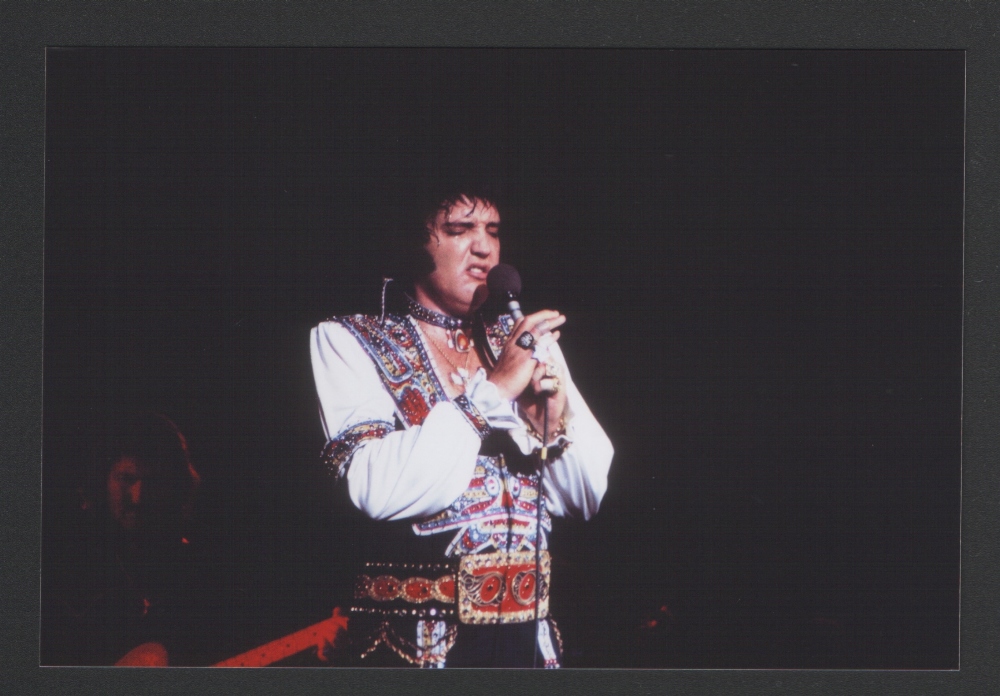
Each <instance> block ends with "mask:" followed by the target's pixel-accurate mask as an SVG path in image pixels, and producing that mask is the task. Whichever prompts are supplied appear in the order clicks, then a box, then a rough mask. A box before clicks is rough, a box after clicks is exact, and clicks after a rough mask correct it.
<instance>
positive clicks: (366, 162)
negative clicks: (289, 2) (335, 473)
mask: <svg viewBox="0 0 1000 696" xmlns="http://www.w3.org/2000/svg"><path fill="white" fill-rule="evenodd" d="M963 73H964V63H963V54H962V53H961V52H930V51H924V52H909V51H906V52H903V51H897V52H871V51H857V52H844V51H760V52H753V51H624V50H587V51H583V50H517V51H505V50H460V49H448V50H430V49H420V50H401V49H357V50H354V49H351V50H348V49H337V50H330V49H284V50H282V49H267V50H251V49H62V50H50V51H49V54H48V59H47V78H46V79H47V85H46V86H47V107H46V109H47V122H46V240H45V377H44V379H45V382H44V385H45V386H44V447H45V450H44V465H43V488H44V491H43V492H44V494H45V499H44V513H45V518H44V520H43V544H45V543H49V541H47V540H48V539H50V535H52V534H55V533H57V532H56V530H58V528H59V524H58V523H59V518H60V514H61V512H60V511H61V510H62V509H63V507H62V506H63V505H64V503H65V501H64V498H65V496H62V497H61V496H60V495H59V492H60V491H61V490H63V489H64V488H66V486H65V482H67V481H69V480H71V478H72V475H73V473H74V472H75V471H77V470H78V469H79V468H80V466H79V465H80V459H81V455H80V450H81V448H82V444H81V443H83V442H85V441H86V438H87V435H88V433H89V432H90V431H91V430H92V428H93V427H94V423H95V422H96V421H97V420H98V419H99V418H100V415H101V413H102V412H103V411H104V409H106V408H107V407H108V406H110V405H113V404H121V403H136V404H141V405H146V406H151V407H154V408H158V409H161V410H162V411H164V412H165V413H167V414H168V415H170V416H171V417H172V418H173V419H174V420H176V421H177V423H178V424H179V425H180V427H181V429H182V430H183V431H184V432H185V433H186V435H187V436H188V439H189V441H190V443H191V446H192V453H193V455H194V457H195V460H196V465H197V466H198V467H199V470H200V471H201V473H202V475H203V477H204V479H205V488H204V491H203V495H202V498H201V501H200V502H201V507H200V516H201V519H202V521H203V522H204V523H205V524H206V525H207V526H208V527H209V528H211V529H213V530H215V532H216V533H215V534H214V535H211V536H210V537H209V538H211V539H212V541H211V542H210V543H211V544H212V545H213V548H214V550H215V551H216V553H215V558H216V560H217V563H216V566H217V567H216V571H218V572H221V573H222V574H223V575H224V576H225V577H231V578H232V585H233V587H234V588H236V590H237V591H238V592H239V593H240V594H241V596H243V597H244V598H245V601H244V602H243V603H242V604H241V605H240V607H241V609H240V611H239V612H238V615H234V616H232V617H231V618H232V626H237V627H239V629H238V630H237V629H236V628H227V629H225V630H223V629H220V628H219V627H216V630H217V631H218V633H219V636H220V641H221V642H222V643H223V644H225V645H226V647H228V648H231V649H232V651H233V652H238V651H241V650H244V649H247V648H249V647H251V646H252V645H253V644H254V643H255V642H263V640H268V639H270V638H274V637H277V636H279V635H281V634H282V633H286V632H288V631H291V630H293V629H295V628H298V627H300V626H304V625H305V624H307V623H311V622H313V621H317V620H320V619H321V618H324V616H326V615H328V614H329V611H330V610H331V609H332V607H333V606H334V605H335V604H338V603H340V604H343V599H342V597H343V592H344V590H345V586H346V585H345V583H347V582H348V578H347V577H346V571H345V565H344V563H343V562H342V561H343V560H344V559H346V558H348V557H349V556H350V554H351V552H352V549H351V548H350V539H349V538H345V535H344V534H343V529H344V528H343V527H342V526H341V525H339V524H338V522H339V521H340V519H341V517H340V515H339V513H338V512H337V511H336V510H335V509H333V508H332V507H331V495H330V488H329V483H328V482H326V481H324V479H323V478H322V476H321V472H320V471H319V466H318V452H319V449H320V448H321V446H322V444H323V443H322V433H321V431H320V429H319V424H318V418H317V415H316V409H315V397H314V393H313V387H312V383H311V374H310V368H309V363H308V348H307V338H306V337H307V334H308V329H309V327H310V326H312V325H314V324H315V323H317V322H318V321H320V320H322V319H323V318H325V317H326V316H329V315H331V314H336V313H343V312H354V311H369V312H372V311H377V306H378V287H379V281H380V265H379V264H380V259H381V258H382V257H383V256H384V255H385V252H386V251H387V249H386V247H387V245H388V244H390V241H389V240H390V239H391V237H390V236H389V235H387V234H385V232H386V230H387V228H388V227H390V226H391V221H392V219H393V214H392V209H393V201H394V200H395V198H394V193H395V192H399V191H402V190H404V189H405V187H406V183H407V181H408V180H409V179H410V178H411V177H413V176H419V175H423V174H425V173H426V172H427V171H434V170H445V169H447V168H448V167H450V166H451V165H452V164H453V163H454V162H456V161H457V160H459V159H460V160H462V161H463V164H464V163H465V162H466V161H467V160H478V161H480V162H481V163H483V165H484V166H487V167H490V168H491V170H495V171H499V172H501V173H502V174H503V175H504V177H505V178H506V180H507V182H508V189H509V194H510V205H509V207H508V209H507V210H505V211H504V214H505V223H506V224H507V227H506V229H505V232H504V241H503V244H504V256H505V257H506V259H507V260H509V261H511V262H513V263H514V264H516V265H518V266H519V268H520V269H521V272H522V275H523V277H524V281H525V288H526V290H525V294H524V297H523V304H525V305H526V306H527V307H529V308H539V307H543V306H545V307H555V308H558V309H560V310H562V311H564V312H565V313H566V314H567V315H568V316H569V317H570V321H569V323H568V324H567V326H566V329H565V330H564V338H563V341H562V343H563V345H564V351H565V352H566V354H567V358H568V360H569V362H570V366H571V368H572V370H573V373H574V377H575V380H576V381H577V383H578V385H579V386H580V388H581V390H582V391H583V393H584V395H585V396H586V398H587V399H588V402H589V403H590V405H591V407H592V409H593V411H594V412H595V414H596V415H597V417H598V419H599V420H600V421H601V422H602V423H603V424H604V425H605V429H606V430H607V431H608V434H609V435H610V437H611V439H612V441H613V442H614V443H615V446H616V456H615V463H614V465H613V470H612V475H611V480H610V487H609V491H608V494H607V496H606V498H605V502H604V505H603V508H602V510H601V512H600V514H599V515H598V516H597V518H595V519H594V520H593V521H591V522H589V523H587V524H580V523H577V522H572V521H566V522H563V523H562V524H559V523H557V525H558V526H557V528H556V537H555V539H554V545H555V548H554V551H555V552H556V553H557V554H558V555H557V562H556V566H555V569H554V572H555V573H556V575H555V578H554V582H555V583H556V585H555V593H556V595H555V596H554V599H553V601H554V611H555V612H556V615H557V617H558V618H559V619H560V625H561V626H562V628H563V633H564V635H565V637H566V641H567V642H566V649H567V659H566V662H567V664H568V665H570V666H608V667H630V666H653V667H687V666H697V667H918V668H920V667H929V668H941V667H955V666H957V651H958V573H959V567H958V559H959V548H958V536H959V510H960V473H961V472H960V406H961V401H960V399H961V383H960V378H961V302H962V299H961V298H962V202H963V201H962V195H963V189H962V186H963V179H962V175H963V98H964V94H963V92H964V79H963V78H964V75H963ZM47 535H48V536H47ZM227 618H229V617H225V616H223V617H220V618H219V621H225V620H226V619H227ZM43 640H44V636H43Z"/></svg>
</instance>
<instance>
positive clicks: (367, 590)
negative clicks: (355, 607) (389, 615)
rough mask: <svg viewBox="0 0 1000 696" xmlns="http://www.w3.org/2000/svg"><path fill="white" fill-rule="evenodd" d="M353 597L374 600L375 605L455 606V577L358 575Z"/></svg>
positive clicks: (450, 574) (453, 575)
mask: <svg viewBox="0 0 1000 696" xmlns="http://www.w3.org/2000/svg"><path fill="white" fill-rule="evenodd" d="M354 598H355V599H372V600H374V601H376V602H391V601H393V600H395V599H401V600H403V601H404V602H407V603H409V604H424V603H425V602H430V601H432V600H435V601H438V602H441V603H443V604H453V603H454V602H455V574H454V573H448V574H447V575H442V576H441V577H439V578H437V579H435V580H431V579H430V578H425V577H420V576H414V577H409V578H397V577H396V576H394V575H379V576H377V577H374V578H373V577H369V576H368V575H359V576H358V577H357V579H356V580H355V581H354Z"/></svg>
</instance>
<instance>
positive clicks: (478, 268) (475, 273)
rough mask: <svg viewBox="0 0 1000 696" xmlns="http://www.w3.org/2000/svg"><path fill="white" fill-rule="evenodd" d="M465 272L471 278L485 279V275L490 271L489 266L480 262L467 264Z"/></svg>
mask: <svg viewBox="0 0 1000 696" xmlns="http://www.w3.org/2000/svg"><path fill="white" fill-rule="evenodd" d="M465 272H466V273H468V274H469V275H470V276H472V277H473V278H475V279H476V280H486V275H487V274H488V273H489V272H490V269H489V266H486V265H482V264H475V265H472V266H469V267H468V268H467V269H466V270H465Z"/></svg>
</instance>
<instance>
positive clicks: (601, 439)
mask: <svg viewBox="0 0 1000 696" xmlns="http://www.w3.org/2000/svg"><path fill="white" fill-rule="evenodd" d="M549 353H550V355H551V356H552V358H553V359H554V360H555V362H557V363H558V364H559V366H560V368H561V370H562V373H563V375H564V379H563V380H562V381H563V382H564V386H565V389H566V401H567V403H566V412H565V417H566V433H565V435H561V436H559V437H558V438H557V439H556V442H555V443H549V446H550V449H551V448H552V447H553V446H558V447H560V448H562V454H561V455H560V456H559V457H558V458H557V459H553V460H551V462H549V463H548V464H546V466H545V469H544V470H543V473H542V488H543V490H544V493H545V497H546V505H547V507H548V510H549V513H550V514H552V515H554V516H556V517H566V516H578V517H582V518H583V519H585V520H589V519H590V518H591V517H593V516H594V515H595V514H596V513H597V509H598V508H599V507H600V504H601V499H602V498H603V497H604V493H605V492H606V491H607V488H608V470H609V469H610V468H611V459H612V457H613V456H614V453H615V450H614V447H613V446H612V445H611V440H609V439H608V436H607V435H606V434H605V432H604V429H603V428H602V427H601V425H600V423H598V422H597V419H596V418H595V417H594V414H593V413H591V411H590V408H589V407H588V406H587V403H586V402H585V401H584V400H583V396H582V395H581V394H580V390H579V389H577V388H576V384H574V383H573V380H572V378H571V377H570V374H569V368H568V367H567V366H566V359H565V358H564V357H563V354H562V351H561V350H560V349H559V345H558V344H554V345H552V346H551V347H550V348H549ZM510 435H511V437H512V438H513V439H514V441H515V442H516V443H517V445H518V447H519V448H520V449H521V451H522V452H523V453H525V454H527V453H529V452H532V451H534V450H537V449H539V448H540V447H541V446H542V443H541V441H540V440H539V439H538V438H537V437H536V436H535V435H534V434H532V433H530V432H529V431H528V430H527V428H526V427H524V426H523V425H522V426H521V427H519V428H515V429H512V430H511V431H510Z"/></svg>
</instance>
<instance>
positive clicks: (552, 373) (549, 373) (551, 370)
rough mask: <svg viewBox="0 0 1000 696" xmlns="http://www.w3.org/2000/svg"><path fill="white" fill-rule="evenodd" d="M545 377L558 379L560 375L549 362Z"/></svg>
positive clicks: (546, 366)
mask: <svg viewBox="0 0 1000 696" xmlns="http://www.w3.org/2000/svg"><path fill="white" fill-rule="evenodd" d="M545 376H546V377H558V376H559V373H558V372H557V371H556V366H555V365H553V364H552V363H549V362H547V363H545Z"/></svg>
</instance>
